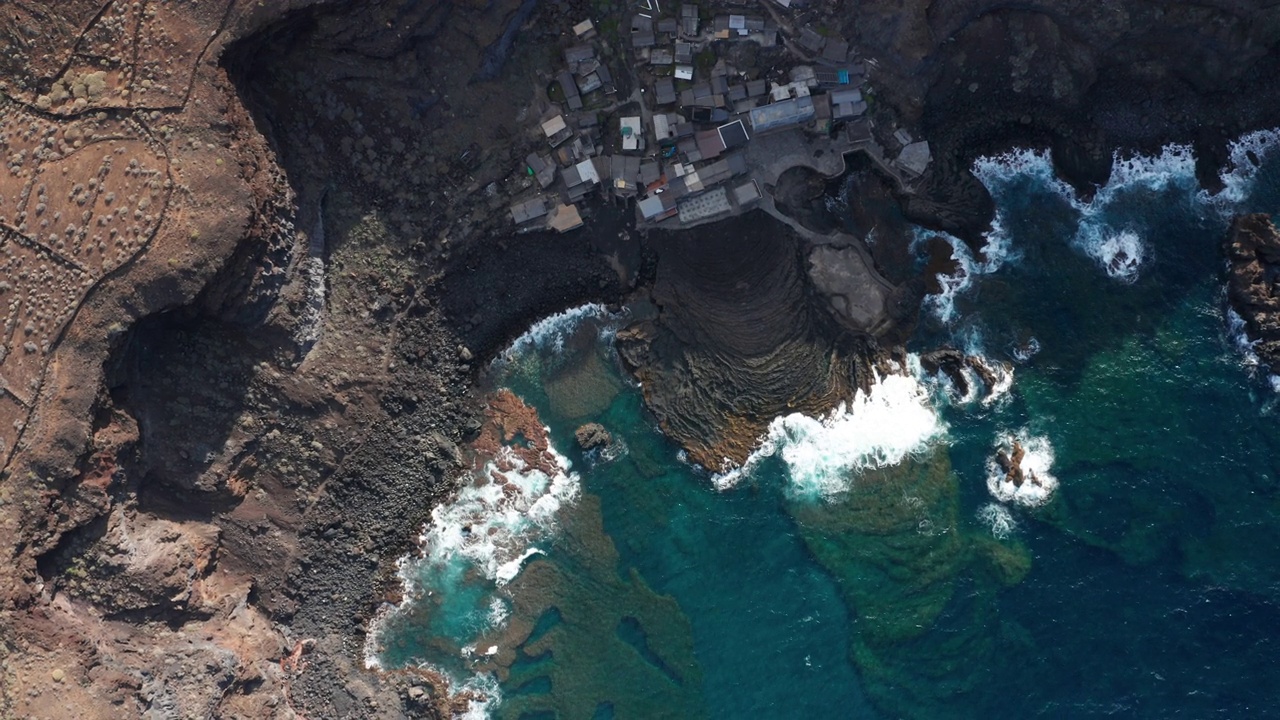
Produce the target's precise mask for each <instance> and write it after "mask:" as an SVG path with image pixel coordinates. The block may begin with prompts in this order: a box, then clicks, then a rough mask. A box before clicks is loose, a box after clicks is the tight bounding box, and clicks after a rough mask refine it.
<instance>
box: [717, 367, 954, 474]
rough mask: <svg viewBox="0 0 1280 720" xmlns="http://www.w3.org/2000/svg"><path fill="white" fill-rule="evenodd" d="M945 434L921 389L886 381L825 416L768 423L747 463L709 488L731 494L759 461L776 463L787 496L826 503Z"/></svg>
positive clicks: (891, 378)
mask: <svg viewBox="0 0 1280 720" xmlns="http://www.w3.org/2000/svg"><path fill="white" fill-rule="evenodd" d="M945 432H946V426H945V425H944V423H943V422H942V420H941V418H940V417H939V416H938V413H937V412H936V411H935V409H934V407H933V405H932V402H931V397H930V393H929V390H928V389H927V388H926V386H925V385H924V384H922V383H921V382H920V380H919V379H917V377H916V376H913V375H909V374H889V375H885V376H883V377H877V378H876V382H875V384H874V385H872V387H871V390H870V392H863V391H862V390H859V391H858V392H857V393H856V394H855V395H854V398H853V400H852V401H851V402H849V403H848V404H844V403H842V404H841V405H840V406H839V407H837V408H836V409H835V410H833V411H832V412H831V413H830V414H829V415H827V416H826V417H823V418H813V417H809V416H808V415H804V414H801V413H792V414H790V415H786V416H782V417H778V418H774V420H773V422H771V423H770V424H769V429H768V431H767V433H766V434H765V437H764V438H763V439H762V441H761V444H760V447H759V448H757V449H756V451H755V452H753V453H752V454H751V456H750V457H749V458H748V459H747V462H746V463H744V464H743V466H742V467H740V468H728V469H726V470H725V471H724V472H722V473H720V474H718V475H716V476H714V477H713V478H712V481H713V482H714V483H715V485H716V487H717V488H720V489H727V488H730V487H733V486H734V485H737V484H738V483H739V482H740V481H741V480H742V479H743V478H744V477H747V476H749V475H750V474H751V473H752V471H753V469H754V468H755V467H756V466H757V465H758V464H759V463H760V462H762V461H763V460H764V459H765V458H769V457H777V458H779V459H781V460H782V462H783V463H784V464H785V465H786V468H787V473H788V477H789V485H788V492H789V493H790V494H791V495H793V496H796V497H802V498H826V497H832V496H835V495H838V494H839V493H841V492H843V491H844V490H847V489H848V487H849V484H850V483H851V482H852V481H853V479H854V476H856V475H857V474H858V473H860V472H862V471H864V470H868V469H872V468H882V467H889V466H893V465H897V464H898V463H900V462H902V461H903V460H904V459H906V458H907V457H908V456H911V455H913V454H917V453H920V452H922V451H924V450H925V449H926V448H927V447H928V446H929V444H930V442H931V441H933V440H934V439H936V438H938V437H940V436H942V435H943V434H944V433H945Z"/></svg>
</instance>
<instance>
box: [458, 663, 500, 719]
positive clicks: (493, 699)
mask: <svg viewBox="0 0 1280 720" xmlns="http://www.w3.org/2000/svg"><path fill="white" fill-rule="evenodd" d="M463 693H466V694H467V695H468V696H469V697H483V698H484V699H483V700H475V699H472V700H469V701H468V702H467V709H466V710H465V711H463V712H462V713H460V714H459V713H455V714H454V716H453V718H454V720H489V718H490V717H492V716H493V710H494V709H495V708H497V707H498V706H499V705H501V704H502V691H501V689H500V688H499V687H498V679H497V678H495V677H494V676H493V675H489V674H484V675H473V676H471V677H469V678H467V680H466V681H465V682H463V683H462V684H461V685H460V686H458V691H457V692H455V693H453V694H454V695H455V696H457V695H461V694H463Z"/></svg>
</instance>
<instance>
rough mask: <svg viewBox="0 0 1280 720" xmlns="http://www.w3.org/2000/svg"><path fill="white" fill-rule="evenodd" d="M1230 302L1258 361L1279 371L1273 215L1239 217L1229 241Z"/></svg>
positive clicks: (1277, 250) (1278, 237)
mask: <svg viewBox="0 0 1280 720" xmlns="http://www.w3.org/2000/svg"><path fill="white" fill-rule="evenodd" d="M1226 251H1227V301H1228V302H1229V303H1230V304H1231V307H1232V309H1234V310H1235V311H1236V313H1237V314H1239V315H1240V317H1241V318H1242V319H1243V320H1244V325H1245V333H1246V334H1247V335H1248V338H1249V340H1251V341H1253V342H1254V345H1253V350H1254V352H1256V353H1257V354H1258V358H1259V359H1261V360H1262V362H1264V363H1266V364H1267V366H1268V367H1270V368H1271V370H1272V372H1275V371H1276V369H1277V368H1280V286H1278V285H1277V283H1280V230H1277V229H1276V226H1275V224H1274V223H1272V222H1271V218H1270V216H1268V215H1266V214H1263V213H1258V214H1254V215H1244V216H1242V217H1239V218H1236V220H1235V222H1233V223H1232V224H1231V232H1230V234H1229V235H1228V236H1227V240H1226Z"/></svg>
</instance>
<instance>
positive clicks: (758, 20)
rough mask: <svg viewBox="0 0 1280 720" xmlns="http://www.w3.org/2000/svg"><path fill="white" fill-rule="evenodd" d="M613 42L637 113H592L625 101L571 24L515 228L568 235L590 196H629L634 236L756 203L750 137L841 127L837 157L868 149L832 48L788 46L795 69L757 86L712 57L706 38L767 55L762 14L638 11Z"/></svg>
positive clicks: (850, 81) (813, 40) (915, 151)
mask: <svg viewBox="0 0 1280 720" xmlns="http://www.w3.org/2000/svg"><path fill="white" fill-rule="evenodd" d="M781 4H782V5H783V6H784V7H785V5H786V3H781ZM622 32H625V33H626V35H625V38H621V37H620V38H618V39H619V40H622V41H623V42H625V43H626V44H627V45H628V47H629V50H630V52H631V60H632V62H631V63H630V64H629V65H628V69H629V71H630V73H631V80H632V82H631V83H630V84H631V85H637V86H638V87H640V88H642V93H641V95H640V97H641V98H642V100H641V102H640V107H639V108H638V109H632V110H631V112H630V113H626V112H625V111H624V112H623V113H620V114H618V115H616V116H613V117H611V118H609V119H608V121H607V122H604V123H602V122H601V118H600V113H598V112H597V111H596V110H593V109H592V108H593V107H599V106H602V105H605V104H608V98H609V96H610V95H613V96H615V97H614V98H613V100H614V101H615V102H614V104H613V105H612V107H618V106H619V104H621V107H623V108H624V109H625V108H635V103H631V104H627V103H626V102H625V101H626V98H623V99H621V100H620V99H619V98H617V97H616V95H617V91H616V86H615V85H614V80H613V76H612V73H611V71H610V68H609V67H608V65H607V63H606V62H604V61H603V60H602V59H601V58H600V57H599V55H598V47H597V44H596V43H595V42H593V41H595V40H596V39H597V37H598V35H597V29H596V27H595V25H594V24H593V23H592V22H591V21H590V20H587V21H584V22H582V23H579V24H578V25H576V26H575V27H574V35H575V44H574V45H573V46H571V47H569V48H568V49H567V50H566V51H565V52H564V60H565V68H564V69H563V70H561V71H560V72H559V73H558V74H557V76H556V82H555V84H554V87H556V88H558V89H559V93H558V95H559V96H556V95H554V94H553V95H552V98H551V99H552V100H553V101H554V102H555V103H556V104H557V105H558V107H555V106H553V109H552V110H551V111H549V112H548V113H547V114H546V115H545V116H544V117H542V118H541V119H540V124H541V128H540V129H541V136H542V137H543V138H544V139H545V142H546V144H547V147H546V149H545V150H544V151H539V152H534V153H531V154H530V155H529V156H528V157H527V158H526V166H527V167H526V171H527V173H528V175H529V176H530V177H532V178H534V179H535V180H536V190H535V192H536V193H537V194H536V195H535V196H533V197H530V198H528V199H525V200H522V201H520V202H516V203H515V204H513V205H512V206H511V215H512V219H513V220H514V221H515V223H516V224H517V225H519V226H521V227H525V228H543V227H546V228H552V229H556V230H560V231H565V230H569V229H572V228H574V227H578V226H579V225H581V224H582V218H581V214H580V213H579V211H578V203H580V202H581V201H583V200H584V199H586V198H587V197H588V196H592V195H597V194H604V195H606V196H610V197H613V198H616V199H619V200H622V201H629V200H631V199H635V201H636V202H635V209H636V217H637V222H638V223H639V224H642V225H643V224H656V223H664V224H666V225H672V226H686V225H690V224H695V223H698V222H702V221H705V220H708V219H712V218H717V217H720V216H724V215H729V214H732V213H735V212H740V211H743V210H746V209H749V208H751V207H754V206H755V205H756V204H757V203H758V202H759V201H760V200H761V188H760V186H759V184H758V182H757V180H756V179H754V178H753V177H751V173H750V170H749V167H750V164H749V162H748V157H747V155H748V154H749V153H750V151H751V141H752V138H753V137H757V136H759V135H762V134H766V133H778V132H810V133H816V134H830V133H831V132H832V131H833V130H834V129H836V128H837V127H839V128H841V132H842V133H843V135H842V137H843V138H845V139H846V140H847V141H848V147H849V149H853V148H854V147H856V146H857V144H858V143H862V142H874V141H872V140H871V130H870V126H869V123H868V121H867V119H866V117H865V116H866V113H867V109H868V108H867V99H866V98H865V97H864V95H863V89H864V83H865V78H866V67H865V65H864V64H863V63H861V62H859V61H856V60H854V59H853V57H852V54H851V52H850V49H849V45H848V43H847V42H845V41H844V40H842V39H839V38H827V37H824V36H822V35H820V34H818V33H816V32H815V31H813V30H811V29H809V28H806V29H805V31H804V32H803V33H802V34H801V35H800V37H799V38H797V39H795V42H794V44H795V45H798V46H799V47H800V48H801V50H800V51H794V50H793V51H792V52H794V53H796V54H800V53H801V52H803V53H807V54H808V55H807V56H805V60H806V61H807V62H805V64H799V65H796V66H793V67H791V68H790V69H789V71H787V72H786V74H785V75H784V76H781V77H774V78H772V79H765V78H760V77H755V78H752V77H751V76H752V74H753V73H750V72H748V71H747V70H748V69H744V68H737V67H734V66H733V65H732V64H731V63H730V62H729V61H728V60H727V59H726V58H724V57H717V55H716V51H715V48H716V47H724V45H722V44H721V45H718V46H717V45H716V43H717V42H718V41H738V42H754V43H758V44H759V45H760V46H761V47H765V48H768V47H774V46H776V45H777V44H778V42H779V38H778V27H777V25H776V24H775V22H774V21H773V19H772V18H770V17H762V16H756V15H749V14H733V13H728V14H721V15H716V16H714V17H713V18H712V19H711V22H709V23H704V22H703V18H702V17H700V15H699V12H698V7H697V6H695V5H692V4H689V3H685V4H682V5H680V6H679V12H678V14H673V15H670V16H659V13H658V12H656V11H654V12H641V13H636V14H635V15H633V16H632V17H631V19H630V22H629V24H627V25H623V26H622V27H621V28H620V29H619V33H622ZM593 93H599V95H592V94H593ZM584 97H592V98H595V100H592V101H584ZM634 97H635V96H634V95H633V98H634ZM900 132H905V131H900ZM899 139H900V140H901V138H899ZM901 145H902V146H903V147H904V150H903V152H901V153H900V154H899V157H898V160H896V161H895V163H897V165H898V170H899V171H900V172H901V175H902V176H904V177H907V178H910V177H913V176H914V175H918V174H920V173H921V172H923V170H924V167H925V166H926V165H927V164H928V162H929V154H928V145H927V143H912V142H910V139H909V137H908V138H907V139H906V141H903V142H901ZM908 150H909V151H910V152H907V151H908Z"/></svg>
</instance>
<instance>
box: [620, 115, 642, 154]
mask: <svg viewBox="0 0 1280 720" xmlns="http://www.w3.org/2000/svg"><path fill="white" fill-rule="evenodd" d="M619 132H621V134H622V149H623V150H625V151H627V152H634V151H636V150H643V149H644V138H643V137H641V133H642V132H643V130H642V128H641V125H640V116H638V115H636V116H632V117H624V118H622V119H621V120H620V121H619Z"/></svg>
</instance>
